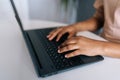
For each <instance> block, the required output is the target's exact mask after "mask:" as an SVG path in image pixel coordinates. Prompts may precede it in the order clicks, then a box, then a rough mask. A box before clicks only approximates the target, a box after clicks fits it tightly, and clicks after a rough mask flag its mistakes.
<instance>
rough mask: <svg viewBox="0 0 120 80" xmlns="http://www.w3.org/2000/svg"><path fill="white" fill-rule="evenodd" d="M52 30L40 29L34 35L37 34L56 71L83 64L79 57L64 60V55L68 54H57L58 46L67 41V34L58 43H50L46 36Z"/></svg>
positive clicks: (53, 41)
mask: <svg viewBox="0 0 120 80" xmlns="http://www.w3.org/2000/svg"><path fill="white" fill-rule="evenodd" d="M51 30H52V29H41V30H38V31H35V32H37V33H36V34H39V35H38V36H39V37H40V41H42V43H43V44H42V45H43V46H44V48H45V50H46V51H47V53H48V55H49V56H50V58H51V60H52V62H53V64H54V65H55V67H56V69H64V68H68V67H71V66H76V65H80V64H83V61H82V60H81V59H80V57H79V56H76V57H73V58H69V59H67V58H65V57H64V55H65V54H67V53H68V52H65V53H63V54H59V53H58V52H57V51H58V46H59V45H60V44H61V43H63V42H64V41H65V40H66V39H67V34H65V35H64V36H63V37H62V38H61V39H60V41H59V42H56V41H55V39H54V40H52V41H49V40H48V39H47V38H46V36H47V35H48V33H49V32H50V31H51Z"/></svg>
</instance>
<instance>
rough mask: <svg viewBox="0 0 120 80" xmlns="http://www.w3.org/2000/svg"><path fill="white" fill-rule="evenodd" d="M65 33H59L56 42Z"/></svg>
mask: <svg viewBox="0 0 120 80" xmlns="http://www.w3.org/2000/svg"><path fill="white" fill-rule="evenodd" d="M65 33H66V32H65V31H62V32H59V33H58V36H57V39H56V41H59V40H60V38H61V37H62V36H63V35H64V34H65Z"/></svg>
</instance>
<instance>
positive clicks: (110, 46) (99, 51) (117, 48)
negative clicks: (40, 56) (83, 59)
mask: <svg viewBox="0 0 120 80" xmlns="http://www.w3.org/2000/svg"><path fill="white" fill-rule="evenodd" d="M90 45H91V46H90ZM69 50H75V51H73V52H70V53H68V54H66V55H65V57H66V58H69V57H73V56H77V55H87V56H96V55H102V56H108V57H114V58H120V44H118V43H112V42H105V41H98V40H93V39H89V38H86V37H83V36H78V37H73V38H70V39H68V40H66V41H65V42H64V43H63V44H62V45H61V46H60V47H59V50H58V52H59V53H63V52H66V51H69Z"/></svg>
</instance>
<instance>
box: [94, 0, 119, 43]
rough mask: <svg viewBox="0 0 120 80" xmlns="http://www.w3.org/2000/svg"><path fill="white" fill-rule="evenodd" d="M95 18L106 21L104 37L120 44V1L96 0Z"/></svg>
mask: <svg viewBox="0 0 120 80" xmlns="http://www.w3.org/2000/svg"><path fill="white" fill-rule="evenodd" d="M94 7H95V8H96V13H95V15H94V16H96V17H100V18H102V19H104V26H103V32H102V36H103V37H104V38H105V39H107V40H109V41H112V42H117V43H120V0H96V1H95V3H94Z"/></svg>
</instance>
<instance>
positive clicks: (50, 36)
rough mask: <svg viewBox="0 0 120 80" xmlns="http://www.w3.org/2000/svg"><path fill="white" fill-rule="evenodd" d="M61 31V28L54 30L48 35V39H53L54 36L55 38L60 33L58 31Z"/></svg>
mask: <svg viewBox="0 0 120 80" xmlns="http://www.w3.org/2000/svg"><path fill="white" fill-rule="evenodd" d="M60 31H61V29H58V30H55V31H52V32H51V33H50V35H49V36H48V39H49V40H52V39H53V38H55V37H56V36H57V35H58V33H59V32H60Z"/></svg>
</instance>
